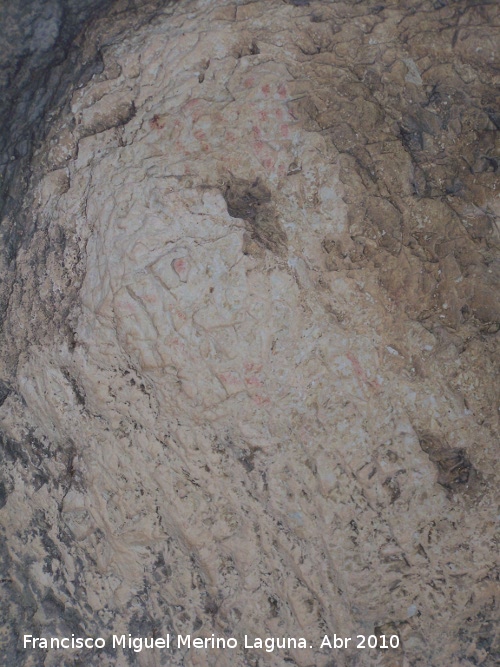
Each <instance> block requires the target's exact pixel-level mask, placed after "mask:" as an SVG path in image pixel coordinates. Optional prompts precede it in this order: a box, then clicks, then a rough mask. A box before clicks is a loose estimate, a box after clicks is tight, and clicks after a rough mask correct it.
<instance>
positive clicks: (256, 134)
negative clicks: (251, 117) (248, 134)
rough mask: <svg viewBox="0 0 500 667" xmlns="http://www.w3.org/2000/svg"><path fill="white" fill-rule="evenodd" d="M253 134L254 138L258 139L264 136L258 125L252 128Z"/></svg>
mask: <svg viewBox="0 0 500 667" xmlns="http://www.w3.org/2000/svg"><path fill="white" fill-rule="evenodd" d="M252 132H253V136H254V137H255V138H256V139H260V137H261V136H262V132H261V129H260V127H257V125H254V126H253V127H252Z"/></svg>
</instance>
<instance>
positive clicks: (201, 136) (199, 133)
mask: <svg viewBox="0 0 500 667" xmlns="http://www.w3.org/2000/svg"><path fill="white" fill-rule="evenodd" d="M193 135H194V136H195V137H196V139H198V141H203V140H204V139H206V137H207V135H206V134H205V132H203V130H195V131H194V132H193Z"/></svg>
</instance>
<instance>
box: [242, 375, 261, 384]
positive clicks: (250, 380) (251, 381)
mask: <svg viewBox="0 0 500 667" xmlns="http://www.w3.org/2000/svg"><path fill="white" fill-rule="evenodd" d="M245 382H246V383H247V384H248V385H250V386H251V387H262V386H263V385H264V383H263V382H262V381H261V380H259V378H258V377H255V375H253V376H252V377H247V378H245Z"/></svg>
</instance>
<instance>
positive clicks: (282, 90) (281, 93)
mask: <svg viewBox="0 0 500 667" xmlns="http://www.w3.org/2000/svg"><path fill="white" fill-rule="evenodd" d="M278 95H279V96H280V97H286V96H287V91H286V87H285V86H284V84H282V83H280V85H279V87H278Z"/></svg>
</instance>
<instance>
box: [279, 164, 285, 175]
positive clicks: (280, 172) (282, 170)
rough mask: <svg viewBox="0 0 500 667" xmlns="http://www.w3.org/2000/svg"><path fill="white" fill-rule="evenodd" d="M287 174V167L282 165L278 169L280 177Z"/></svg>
mask: <svg viewBox="0 0 500 667" xmlns="http://www.w3.org/2000/svg"><path fill="white" fill-rule="evenodd" d="M286 172H287V168H286V167H285V165H284V164H280V166H279V167H278V176H284V175H285V174H286Z"/></svg>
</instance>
